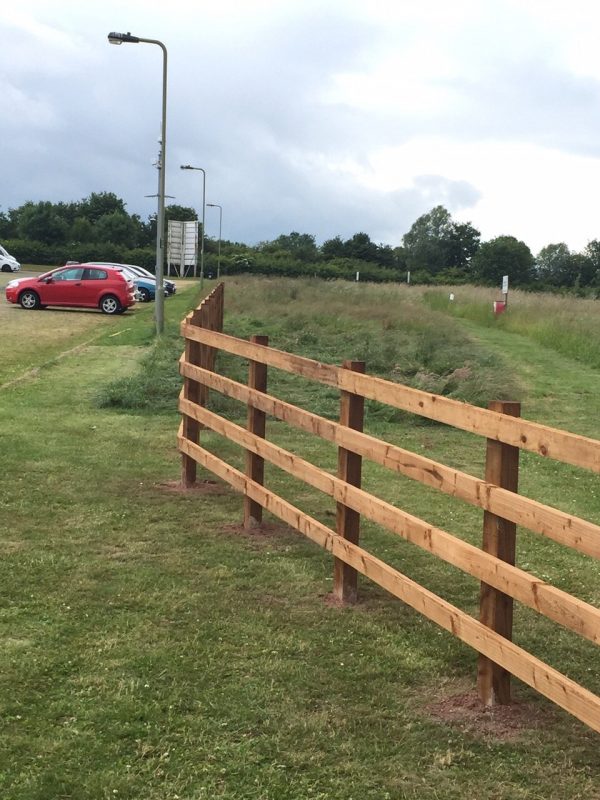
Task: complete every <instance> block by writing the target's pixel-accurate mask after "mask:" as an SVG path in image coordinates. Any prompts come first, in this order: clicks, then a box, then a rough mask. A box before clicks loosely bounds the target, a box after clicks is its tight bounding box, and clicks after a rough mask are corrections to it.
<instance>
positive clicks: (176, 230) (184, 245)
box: [167, 219, 198, 278]
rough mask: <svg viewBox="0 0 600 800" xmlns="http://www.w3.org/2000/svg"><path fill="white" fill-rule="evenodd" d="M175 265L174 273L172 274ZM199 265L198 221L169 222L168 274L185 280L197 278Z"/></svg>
mask: <svg viewBox="0 0 600 800" xmlns="http://www.w3.org/2000/svg"><path fill="white" fill-rule="evenodd" d="M171 265H173V269H174V273H172V272H171ZM197 265H198V220H196V219H194V220H192V221H190V222H178V221H176V220H172V219H170V220H169V229H168V235H167V272H168V274H169V275H171V274H174V275H175V276H176V277H180V278H185V277H186V276H188V275H189V274H190V273H191V274H192V275H193V276H194V277H196V273H197Z"/></svg>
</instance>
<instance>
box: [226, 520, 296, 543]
mask: <svg viewBox="0 0 600 800" xmlns="http://www.w3.org/2000/svg"><path fill="white" fill-rule="evenodd" d="M221 530H222V531H225V532H227V533H233V534H236V535H237V536H247V537H249V538H250V539H255V540H258V541H261V540H264V541H267V540H269V541H270V540H272V539H278V538H280V537H282V536H288V535H290V534H295V531H294V529H293V528H290V527H289V525H279V524H278V523H276V522H261V524H260V525H254V526H253V527H251V528H244V526H243V525H223V526H222V528H221Z"/></svg>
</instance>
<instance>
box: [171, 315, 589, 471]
mask: <svg viewBox="0 0 600 800" xmlns="http://www.w3.org/2000/svg"><path fill="white" fill-rule="evenodd" d="M181 335H182V336H184V337H185V338H187V339H192V340H194V341H198V342H201V343H203V344H207V345H209V346H210V347H215V348H218V349H221V350H224V351H226V352H227V353H232V354H234V355H238V356H242V357H243V358H248V359H251V360H253V361H259V362H261V363H263V364H268V365H269V366H272V367H276V368H278V369H282V370H284V371H286V372H291V373H293V374H295V375H300V376H302V377H304V378H308V379H310V380H314V381H317V382H319V383H323V384H325V385H327V386H335V387H336V388H338V389H343V390H345V391H347V392H353V393H354V394H359V395H361V396H362V397H365V398H367V399H369V400H377V401H378V402H380V403H385V404H387V405H390V406H393V407H394V408H399V409H401V410H403V411H409V412H411V413H413V414H418V415H420V416H422V417H427V418H428V419H433V420H436V421H437V422H443V423H445V424H447V425H452V426H453V427H455V428H460V429H461V430H465V431H469V432H470V433H475V434H477V435H479V436H485V437H486V438H488V439H497V440H498V441H501V442H505V443H506V444H511V445H513V446H514V447H519V448H521V449H523V450H529V451H531V452H533V453H538V454H539V455H541V456H544V457H547V458H553V459H555V460H557V461H563V462H564V463H566V464H572V465H573V466H579V467H583V468H585V469H590V470H592V471H594V472H598V473H600V441H597V440H596V439H590V438H588V437H586V436H579V435H578V434H575V433H568V432H567V431H561V430H558V429H556V428H550V427H547V426H546V425H540V424H539V423H537V422H529V421H528V420H524V419H521V418H514V417H510V416H508V415H506V414H500V413H498V412H496V411H490V410H489V409H486V408H479V407H477V406H471V405H468V404H467V403H462V402H460V401H458V400H451V399H450V398H448V397H441V396H440V395H435V394H430V393H429V392H423V391H421V390H419V389H411V388H410V387H408V386H403V385H400V384H397V383H393V382H391V381H386V380H384V379H383V378H375V377H373V376H372V375H361V374H359V373H355V372H352V371H350V370H344V369H340V368H339V367H336V366H333V365H331V364H322V363H321V362H320V361H315V360H313V359H310V358H304V357H303V356H297V355H294V354H291V353H285V352H283V351H282V350H276V349H275V348H272V347H264V346H262V345H258V344H251V343H250V342H247V341H244V340H243V339H237V338H236V337H234V336H228V335H227V334H224V333H216V332H215V331H209V330H205V329H202V328H195V327H194V326H193V325H189V324H188V323H186V322H183V323H182V324H181Z"/></svg>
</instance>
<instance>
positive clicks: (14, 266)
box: [0, 244, 21, 272]
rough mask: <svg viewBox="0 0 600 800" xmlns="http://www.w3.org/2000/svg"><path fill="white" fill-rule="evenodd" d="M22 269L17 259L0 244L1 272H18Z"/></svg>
mask: <svg viewBox="0 0 600 800" xmlns="http://www.w3.org/2000/svg"><path fill="white" fill-rule="evenodd" d="M20 269H21V265H20V264H19V262H18V261H17V259H16V258H14V256H11V254H10V253H7V252H6V250H5V249H4V248H3V247H2V245H1V244H0V270H1V271H2V272H18V271H19V270H20Z"/></svg>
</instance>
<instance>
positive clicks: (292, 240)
mask: <svg viewBox="0 0 600 800" xmlns="http://www.w3.org/2000/svg"><path fill="white" fill-rule="evenodd" d="M269 244H270V246H272V247H273V249H275V250H285V251H287V252H288V253H290V255H292V256H293V257H294V258H297V259H299V260H300V261H305V262H311V261H316V260H317V257H318V255H319V251H318V250H317V245H316V243H315V237H314V236H312V235H311V234H310V233H298V232H297V231H292V232H291V233H289V234H287V235H282V236H278V237H277V239H274V240H273V241H272V242H270V243H269Z"/></svg>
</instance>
